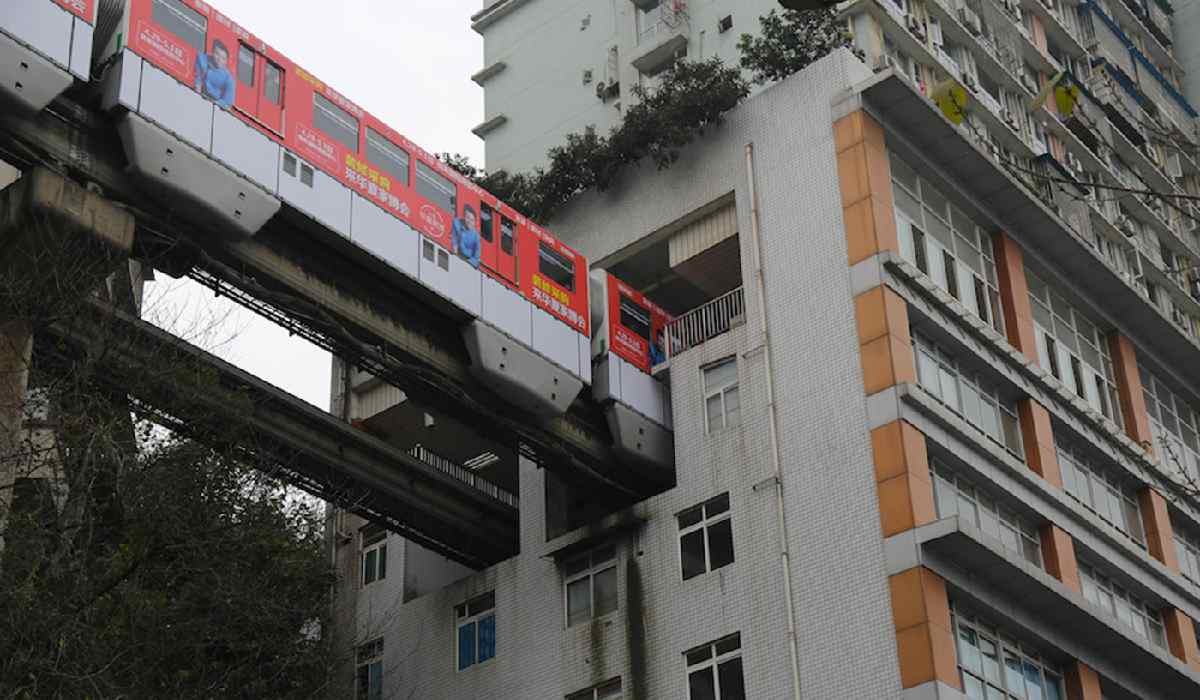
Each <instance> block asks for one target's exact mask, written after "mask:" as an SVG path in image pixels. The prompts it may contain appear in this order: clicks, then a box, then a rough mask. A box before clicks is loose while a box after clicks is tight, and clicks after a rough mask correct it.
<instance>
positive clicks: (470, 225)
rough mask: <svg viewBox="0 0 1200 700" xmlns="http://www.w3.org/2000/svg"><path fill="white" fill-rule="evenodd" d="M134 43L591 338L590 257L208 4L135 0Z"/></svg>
mask: <svg viewBox="0 0 1200 700" xmlns="http://www.w3.org/2000/svg"><path fill="white" fill-rule="evenodd" d="M90 1H93V0H89V2H90ZM128 45H129V48H130V49H132V50H133V51H135V52H136V53H137V54H139V55H140V56H142V57H143V58H145V59H147V60H149V61H150V62H151V63H152V64H154V65H155V66H157V67H159V68H160V69H162V70H164V71H166V72H167V73H168V74H170V75H171V76H172V77H174V78H175V79H176V80H179V81H180V82H182V83H183V84H185V85H188V86H190V87H191V88H192V89H194V90H195V91H196V92H199V93H200V94H201V95H203V96H204V97H206V98H208V99H209V100H210V101H212V102H214V103H216V104H217V106H218V107H220V108H222V109H225V110H228V111H229V112H230V113H232V114H235V115H236V116H238V117H239V118H240V119H241V120H242V121H243V122H245V123H246V124H248V125H250V126H251V127H253V128H255V129H257V130H258V131H259V132H261V133H263V134H265V135H266V136H268V137H269V138H271V139H273V140H275V141H277V142H279V143H282V144H283V145H284V146H286V147H287V148H288V149H289V150H291V151H292V152H294V153H295V154H296V155H298V156H299V157H300V158H302V159H304V160H305V161H307V162H308V163H310V164H311V165H313V166H314V167H315V168H317V169H319V170H321V171H322V172H324V173H325V174H326V175H329V176H330V177H332V178H334V179H336V180H338V181H339V182H341V183H342V184H343V185H345V186H347V187H349V188H351V189H352V190H353V191H355V192H356V193H358V194H359V195H360V196H362V197H364V198H366V199H368V200H369V201H371V202H373V203H375V204H376V205H378V206H379V207H381V208H382V209H384V210H385V211H388V212H390V213H391V214H392V215H393V216H395V217H397V218H399V219H401V220H402V221H404V222H406V223H408V224H409V225H410V226H412V227H413V228H414V229H416V230H417V231H419V232H420V233H421V234H422V235H424V236H425V237H427V238H429V239H430V240H432V241H434V242H435V243H437V244H438V245H441V246H442V247H444V248H446V249H448V250H450V251H451V252H453V253H456V254H458V255H459V256H460V257H462V258H464V259H466V260H468V262H470V263H471V264H472V265H473V266H475V267H476V268H479V269H480V270H481V271H483V272H484V273H485V274H488V275H489V276H491V277H492V278H494V279H496V280H499V281H500V282H501V283H503V284H505V285H507V286H508V287H509V288H511V289H514V290H518V291H519V292H520V293H521V294H522V295H523V296H524V297H525V298H526V299H528V300H529V301H530V302H531V303H533V304H535V305H537V306H538V307H540V308H542V309H544V310H546V311H547V312H548V313H550V314H552V315H553V316H555V317H556V318H558V319H559V320H561V321H563V322H564V323H566V324H567V325H568V326H570V327H572V328H574V329H575V330H576V331H577V332H579V333H582V334H585V335H587V334H589V333H590V329H589V328H588V325H589V319H588V313H587V309H588V300H587V294H588V287H587V261H586V260H585V259H584V258H583V257H582V256H580V255H579V254H578V253H576V252H575V251H573V250H571V249H570V248H568V247H567V246H565V245H563V244H562V243H561V242H559V241H558V240H557V239H555V238H554V237H553V236H551V235H550V234H549V233H547V232H546V231H544V230H542V229H541V228H539V227H538V226H536V225H534V224H533V223H532V222H530V221H528V220H527V219H526V218H525V217H524V216H522V215H520V214H519V213H517V212H516V211H514V210H513V209H511V208H510V207H508V206H507V205H505V204H503V203H502V202H500V201H499V200H497V199H496V198H495V197H493V196H492V195H491V194H489V193H487V192H485V191H484V190H483V189H481V188H480V187H478V186H477V185H475V184H474V183H472V182H471V181H470V180H468V179H467V178H465V177H463V176H462V175H461V174H459V173H458V172H456V171H454V170H453V169H451V168H450V167H448V166H447V165H445V164H444V163H442V162H441V161H440V160H439V159H438V158H436V157H435V156H433V154H431V153H428V152H427V151H425V149H423V148H421V147H420V146H418V145H417V144H415V143H413V142H412V141H410V140H409V139H407V138H405V137H404V136H402V135H401V134H399V133H398V132H396V131H395V130H393V129H391V128H390V127H389V126H387V125H386V124H384V123H383V122H382V121H380V120H379V119H377V118H375V117H374V116H372V115H370V114H368V113H367V112H366V111H365V110H363V109H362V108H361V107H359V106H358V105H356V104H354V103H353V102H351V101H350V100H349V99H347V98H346V97H344V96H343V95H342V94H341V93H339V92H337V91H336V90H335V89H333V88H332V87H330V86H329V85H327V84H326V83H324V82H323V81H321V80H319V79H318V78H316V77H315V76H313V75H312V74H311V73H309V72H308V71H306V70H304V69H303V68H301V67H300V66H298V65H296V64H295V63H293V62H292V61H290V60H289V59H287V58H286V57H284V56H283V55H282V54H279V53H278V52H277V51H275V50H274V49H272V48H271V47H269V46H267V45H266V44H265V43H264V42H263V41H261V40H260V39H258V38H257V37H255V36H254V35H253V34H251V33H250V32H248V31H246V30H245V29H244V28H242V27H241V26H239V25H238V24H236V23H235V22H233V21H232V20H230V19H229V18H228V17H226V16H225V15H223V14H221V13H220V12H218V11H217V10H215V9H213V8H212V7H211V6H209V5H208V4H207V3H205V2H201V1H200V0H131V6H130V37H129V44H128Z"/></svg>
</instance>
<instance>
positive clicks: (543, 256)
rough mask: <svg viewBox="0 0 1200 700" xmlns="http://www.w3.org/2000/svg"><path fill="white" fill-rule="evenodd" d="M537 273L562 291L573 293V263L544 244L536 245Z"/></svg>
mask: <svg viewBox="0 0 1200 700" xmlns="http://www.w3.org/2000/svg"><path fill="white" fill-rule="evenodd" d="M538 271H539V272H541V273H542V274H543V275H544V276H546V277H549V278H550V279H552V280H554V281H555V282H556V283H558V286H560V287H562V288H563V289H566V290H567V291H569V292H574V291H575V261H574V260H571V259H570V258H568V257H566V256H565V255H563V254H562V253H560V252H558V251H557V250H555V249H553V248H551V247H550V246H548V245H546V244H545V243H539V244H538Z"/></svg>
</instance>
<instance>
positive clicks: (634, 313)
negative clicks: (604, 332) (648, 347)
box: [620, 294, 650, 343]
mask: <svg viewBox="0 0 1200 700" xmlns="http://www.w3.org/2000/svg"><path fill="white" fill-rule="evenodd" d="M620 306H621V325H622V326H624V327H625V328H627V329H629V330H630V331H633V332H634V333H636V334H637V335H638V336H639V337H641V339H642V340H645V341H646V342H647V343H649V342H650V310H649V309H647V308H646V307H644V306H642V305H641V304H639V303H637V302H636V301H634V300H633V299H631V298H630V297H628V296H626V295H624V294H622V295H621V301H620Z"/></svg>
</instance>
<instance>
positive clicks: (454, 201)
mask: <svg viewBox="0 0 1200 700" xmlns="http://www.w3.org/2000/svg"><path fill="white" fill-rule="evenodd" d="M410 157H411V154H410ZM413 160H415V161H416V164H415V165H414V166H413V179H412V190H413V191H414V192H416V193H417V194H418V195H419V196H420V197H421V198H422V199H425V200H427V201H429V202H430V203H431V204H433V206H435V207H437V208H438V209H440V210H442V211H443V212H445V213H447V214H449V215H450V216H451V217H457V216H458V199H459V192H458V183H457V182H455V181H454V180H453V179H452V178H449V177H446V176H445V175H443V174H442V173H440V172H438V171H437V168H435V167H433V166H432V165H429V164H428V163H426V162H425V161H423V160H421V159H420V158H413ZM447 186H448V187H449V189H447ZM423 187H432V188H433V189H434V190H437V191H438V193H440V195H441V196H442V197H446V196H448V197H449V198H450V208H449V209H446V208H445V207H443V206H442V202H440V201H435V200H434V199H433V198H432V197H430V196H429V194H427V193H426V192H425V191H424V190H423V189H422V188H423Z"/></svg>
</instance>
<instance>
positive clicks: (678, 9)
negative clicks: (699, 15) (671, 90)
mask: <svg viewBox="0 0 1200 700" xmlns="http://www.w3.org/2000/svg"><path fill="white" fill-rule="evenodd" d="M638 14H639V16H638V49H637V50H638V56H637V58H635V59H633V67H634V68H636V69H637V70H638V72H639V73H641V74H643V75H655V74H657V73H659V72H661V71H663V70H665V69H666V68H668V67H669V66H670V65H671V64H672V63H674V62H675V60H676V59H677V58H679V57H681V56H686V55H687V45H688V38H689V37H690V36H691V33H692V25H691V20H690V18H689V17H688V13H687V10H686V9H685V8H684V5H683V3H680V2H677V1H676V0H664V1H663V2H662V3H660V4H659V5H658V7H656V8H654V9H652V10H649V11H646V12H642V11H639V13H638Z"/></svg>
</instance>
